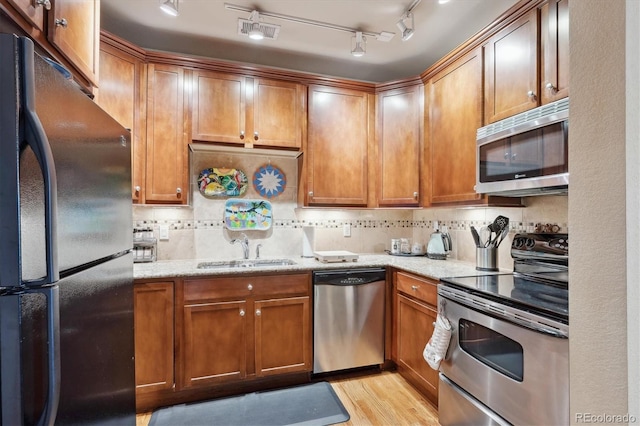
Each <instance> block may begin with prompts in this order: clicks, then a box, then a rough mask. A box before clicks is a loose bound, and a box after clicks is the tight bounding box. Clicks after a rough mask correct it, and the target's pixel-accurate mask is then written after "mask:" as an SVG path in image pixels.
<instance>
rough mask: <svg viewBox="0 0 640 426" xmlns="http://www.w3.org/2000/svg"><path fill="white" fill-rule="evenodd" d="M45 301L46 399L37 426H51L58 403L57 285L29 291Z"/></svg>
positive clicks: (58, 296)
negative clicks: (40, 295) (39, 295)
mask: <svg viewBox="0 0 640 426" xmlns="http://www.w3.org/2000/svg"><path fill="white" fill-rule="evenodd" d="M29 292H30V293H42V294H44V296H45V297H46V300H47V367H48V377H49V383H48V388H47V399H46V401H45V405H44V409H43V411H42V415H41V416H40V419H39V420H38V426H53V424H54V423H55V420H56V414H57V413H58V404H59V402H60V289H59V287H58V286H57V285H52V286H48V287H41V288H37V289H32V290H29Z"/></svg>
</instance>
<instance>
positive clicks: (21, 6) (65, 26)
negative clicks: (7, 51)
mask: <svg viewBox="0 0 640 426" xmlns="http://www.w3.org/2000/svg"><path fill="white" fill-rule="evenodd" d="M0 8H2V10H3V13H5V14H6V15H7V16H8V17H9V18H10V19H11V20H12V21H13V22H14V23H15V24H16V25H17V27H19V28H20V29H21V30H22V31H23V33H22V34H20V35H26V36H28V37H30V38H31V39H32V40H33V41H34V42H35V44H36V45H38V46H39V47H40V48H41V49H40V51H41V52H44V53H45V54H46V55H48V56H50V57H52V58H54V59H55V60H56V61H58V62H60V63H61V64H62V65H63V66H64V67H66V68H68V69H69V71H71V73H72V74H73V75H74V77H75V78H76V80H77V81H78V83H80V85H81V86H83V88H84V89H85V90H86V91H87V92H92V91H93V88H94V87H97V86H98V64H99V50H100V0H82V1H78V0H0ZM16 33H19V31H16Z"/></svg>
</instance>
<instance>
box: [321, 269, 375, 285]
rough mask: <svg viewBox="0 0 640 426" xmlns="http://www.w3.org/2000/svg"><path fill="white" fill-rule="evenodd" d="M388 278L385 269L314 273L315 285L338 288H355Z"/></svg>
mask: <svg viewBox="0 0 640 426" xmlns="http://www.w3.org/2000/svg"><path fill="white" fill-rule="evenodd" d="M386 277H387V273H386V270H385V269H384V268H375V269H345V270H334V271H322V272H314V273H313V283H314V284H324V285H336V286H353V285H364V284H370V283H374V282H379V281H385V280H386Z"/></svg>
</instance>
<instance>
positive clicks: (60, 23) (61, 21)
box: [55, 18, 69, 28]
mask: <svg viewBox="0 0 640 426" xmlns="http://www.w3.org/2000/svg"><path fill="white" fill-rule="evenodd" d="M55 23H56V27H62V28H67V27H68V26H69V23H68V22H67V20H66V19H65V18H61V19H56V21H55Z"/></svg>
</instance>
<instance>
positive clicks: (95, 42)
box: [48, 0, 100, 86]
mask: <svg viewBox="0 0 640 426" xmlns="http://www.w3.org/2000/svg"><path fill="white" fill-rule="evenodd" d="M48 15H49V26H48V29H49V35H48V38H49V40H50V41H51V43H52V44H53V45H54V46H56V47H57V48H58V50H59V51H60V52H61V53H62V54H63V55H64V56H65V57H66V58H67V59H68V60H69V61H71V62H72V63H73V64H74V66H75V67H76V68H77V69H78V71H80V73H82V75H84V76H85V77H86V78H87V79H88V80H89V81H90V82H92V83H93V84H94V85H96V86H97V85H98V62H99V60H98V58H99V55H100V54H99V50H100V0H82V1H78V0H55V2H53V7H52V9H51V11H50V12H49V14H48Z"/></svg>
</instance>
